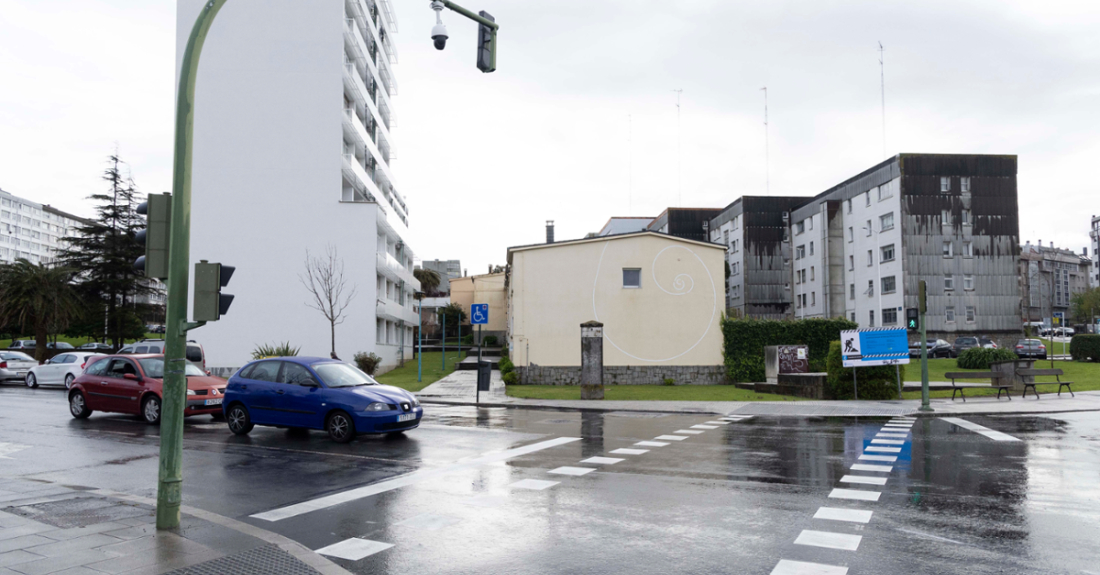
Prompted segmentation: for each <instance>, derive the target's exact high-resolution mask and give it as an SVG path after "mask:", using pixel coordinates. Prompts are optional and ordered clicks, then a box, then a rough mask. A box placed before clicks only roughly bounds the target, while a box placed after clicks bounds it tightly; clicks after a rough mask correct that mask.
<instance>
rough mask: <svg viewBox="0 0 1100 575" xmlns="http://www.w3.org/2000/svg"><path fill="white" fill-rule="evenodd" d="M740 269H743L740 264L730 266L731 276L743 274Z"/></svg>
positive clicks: (735, 263) (734, 263)
mask: <svg viewBox="0 0 1100 575" xmlns="http://www.w3.org/2000/svg"><path fill="white" fill-rule="evenodd" d="M740 268H741V265H740V262H733V263H732V264H730V275H734V276H735V275H737V274H739V273H741V272H740Z"/></svg>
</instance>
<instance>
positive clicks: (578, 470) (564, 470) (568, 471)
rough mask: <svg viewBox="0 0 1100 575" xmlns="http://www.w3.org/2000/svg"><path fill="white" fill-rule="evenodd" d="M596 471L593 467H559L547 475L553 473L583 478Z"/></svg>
mask: <svg viewBox="0 0 1100 575" xmlns="http://www.w3.org/2000/svg"><path fill="white" fill-rule="evenodd" d="M593 471H595V469H593V468H591V467H559V468H557V469H551V470H550V471H548V472H547V473H553V474H554V475H573V476H581V475H588V474H589V473H592V472H593Z"/></svg>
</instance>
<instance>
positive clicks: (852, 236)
mask: <svg viewBox="0 0 1100 575" xmlns="http://www.w3.org/2000/svg"><path fill="white" fill-rule="evenodd" d="M855 239H856V230H855V228H853V227H852V226H848V241H849V242H854V241H855Z"/></svg>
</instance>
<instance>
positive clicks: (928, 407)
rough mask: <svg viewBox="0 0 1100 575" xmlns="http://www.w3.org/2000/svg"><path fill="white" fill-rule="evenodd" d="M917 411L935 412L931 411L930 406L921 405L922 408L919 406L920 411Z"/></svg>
mask: <svg viewBox="0 0 1100 575" xmlns="http://www.w3.org/2000/svg"><path fill="white" fill-rule="evenodd" d="M917 411H936V410H935V409H932V406H931V405H922V406H920V409H918V410H917Z"/></svg>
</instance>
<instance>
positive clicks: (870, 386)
mask: <svg viewBox="0 0 1100 575" xmlns="http://www.w3.org/2000/svg"><path fill="white" fill-rule="evenodd" d="M905 368H906V366H904V365H900V366H897V367H895V366H892V365H881V366H877V367H861V368H859V373H857V374H856V375H857V377H858V381H855V382H854V381H852V370H851V368H847V367H844V361H843V360H841V357H840V342H839V341H834V342H830V343H829V354H828V358H827V360H826V370H827V371H828V373H829V377H828V378H827V379H826V382H825V383H826V385H827V389H826V390H825V391H826V394H827V395H829V397H830V399H852V398H853V397H854V387H855V384H856V383H858V385H859V398H860V399H897V397H898V370H899V369H900V370H901V381H902V382H904V381H905Z"/></svg>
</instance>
